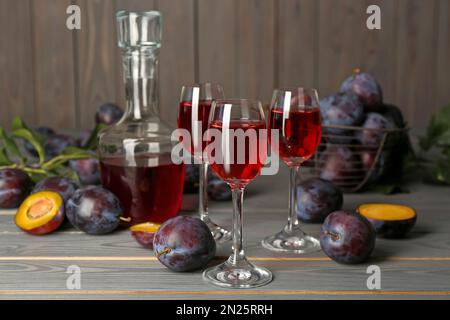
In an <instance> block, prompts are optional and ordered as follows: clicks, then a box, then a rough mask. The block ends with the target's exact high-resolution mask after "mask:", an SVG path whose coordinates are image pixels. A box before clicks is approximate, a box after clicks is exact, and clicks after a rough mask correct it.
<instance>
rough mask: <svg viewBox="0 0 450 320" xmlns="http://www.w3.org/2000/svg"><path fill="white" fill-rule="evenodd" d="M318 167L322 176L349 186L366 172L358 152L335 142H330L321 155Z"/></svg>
mask: <svg viewBox="0 0 450 320" xmlns="http://www.w3.org/2000/svg"><path fill="white" fill-rule="evenodd" d="M318 169H319V172H320V178H322V179H325V180H328V181H332V182H334V183H336V184H338V185H339V186H341V185H344V184H345V185H347V186H349V187H351V184H352V183H353V184H356V183H357V182H358V181H359V180H360V178H361V175H363V174H364V173H365V172H364V170H363V168H362V164H361V158H360V156H359V154H358V153H356V152H354V151H352V150H351V149H350V148H347V147H343V146H338V145H333V144H329V145H328V146H327V148H326V149H325V151H323V152H322V154H321V155H320V157H319V165H318Z"/></svg>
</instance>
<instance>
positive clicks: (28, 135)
mask: <svg viewBox="0 0 450 320" xmlns="http://www.w3.org/2000/svg"><path fill="white" fill-rule="evenodd" d="M12 134H13V136H14V137H17V138H21V139H24V140H25V141H28V142H29V143H31V144H32V145H33V147H34V149H35V150H36V152H37V154H38V157H39V164H43V163H44V161H45V151H44V147H43V146H42V144H41V142H40V141H39V140H38V138H37V137H36V136H35V135H34V134H33V132H31V131H30V130H28V129H25V128H20V129H16V130H14V131H13V132H12Z"/></svg>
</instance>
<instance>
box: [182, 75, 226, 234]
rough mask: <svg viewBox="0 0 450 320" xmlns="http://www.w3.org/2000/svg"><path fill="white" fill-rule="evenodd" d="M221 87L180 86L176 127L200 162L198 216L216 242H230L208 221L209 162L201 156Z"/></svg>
mask: <svg viewBox="0 0 450 320" xmlns="http://www.w3.org/2000/svg"><path fill="white" fill-rule="evenodd" d="M223 98H224V93H223V88H222V86H220V85H218V84H212V83H202V84H196V85H190V86H183V88H182V90H181V97H180V108H179V112H178V128H179V129H186V130H187V131H189V133H190V135H191V140H190V141H183V143H184V147H185V148H186V149H187V150H188V151H189V153H190V154H191V155H192V156H193V157H194V159H196V163H200V179H199V213H200V219H201V220H202V221H203V222H205V223H206V224H207V225H208V227H209V229H210V230H211V233H212V235H213V237H214V239H215V240H216V241H217V242H226V241H229V240H231V233H230V232H229V231H228V230H226V229H225V228H222V227H221V226H219V225H217V224H215V223H214V222H212V221H211V219H210V217H209V214H208V181H207V180H208V161H207V160H208V159H206V158H204V157H203V149H204V148H205V146H206V142H205V140H204V133H205V131H206V130H207V128H208V120H209V113H210V110H211V104H212V102H213V100H214V99H223Z"/></svg>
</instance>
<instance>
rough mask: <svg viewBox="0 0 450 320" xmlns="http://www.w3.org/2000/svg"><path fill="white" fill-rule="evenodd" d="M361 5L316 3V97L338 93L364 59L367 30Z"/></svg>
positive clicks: (347, 1) (322, 0) (325, 0)
mask: <svg viewBox="0 0 450 320" xmlns="http://www.w3.org/2000/svg"><path fill="white" fill-rule="evenodd" d="M365 12H366V6H365V3H364V1H352V0H343V1H334V0H319V19H318V21H319V49H318V50H319V54H318V62H317V63H318V84H319V94H320V95H321V96H322V97H324V96H327V95H330V94H332V93H335V92H337V91H338V90H339V87H340V85H341V83H342V81H343V80H344V79H345V78H346V77H348V76H349V75H350V74H351V73H352V70H353V69H354V68H355V67H359V66H360V63H361V62H362V61H363V59H365V56H364V52H363V45H362V44H363V40H364V39H363V33H364V31H363V29H365V28H366V13H365Z"/></svg>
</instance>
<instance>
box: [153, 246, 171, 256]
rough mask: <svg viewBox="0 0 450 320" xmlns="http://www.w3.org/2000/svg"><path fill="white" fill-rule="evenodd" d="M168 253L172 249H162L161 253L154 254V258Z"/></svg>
mask: <svg viewBox="0 0 450 320" xmlns="http://www.w3.org/2000/svg"><path fill="white" fill-rule="evenodd" d="M170 251H172V248H164V250H163V251H160V252H157V253H156V257H157V258H159V257H160V256H161V255H163V254H166V253H169V252H170Z"/></svg>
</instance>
